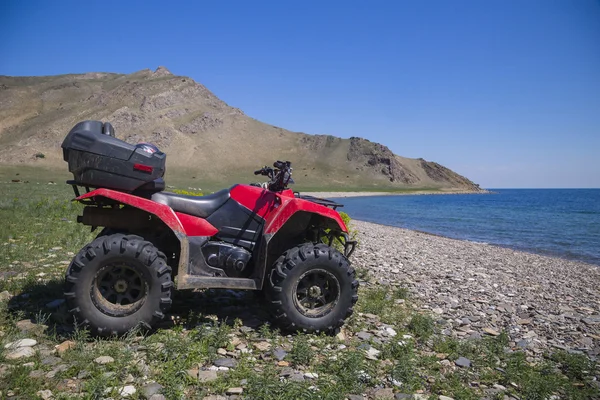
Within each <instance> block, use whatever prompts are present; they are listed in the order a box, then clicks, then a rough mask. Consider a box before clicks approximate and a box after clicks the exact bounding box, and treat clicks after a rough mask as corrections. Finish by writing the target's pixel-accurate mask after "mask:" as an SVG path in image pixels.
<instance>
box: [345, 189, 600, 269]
mask: <svg viewBox="0 0 600 400" xmlns="http://www.w3.org/2000/svg"><path fill="white" fill-rule="evenodd" d="M493 191H494V192H496V194H485V195H481V194H461V195H431V196H376V197H353V198H345V199H338V201H339V202H340V203H342V204H344V207H343V208H341V209H340V210H341V211H345V212H347V213H348V214H349V215H350V217H352V218H355V219H359V220H363V221H370V222H375V223H378V224H384V225H392V226H399V227H403V228H409V229H414V230H420V231H424V232H429V233H435V234H438V235H442V236H447V237H451V238H455V239H466V240H471V241H476V242H484V243H490V244H496V245H501V246H507V247H511V248H514V249H519V250H525V251H529V252H534V253H540V254H546V255H551V256H557V257H563V258H568V259H575V260H579V261H584V262H588V263H592V264H597V265H600V189H494V190H493Z"/></svg>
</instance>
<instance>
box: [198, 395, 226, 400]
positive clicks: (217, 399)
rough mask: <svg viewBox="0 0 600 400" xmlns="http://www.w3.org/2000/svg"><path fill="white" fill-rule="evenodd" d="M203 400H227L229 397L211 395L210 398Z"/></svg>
mask: <svg viewBox="0 0 600 400" xmlns="http://www.w3.org/2000/svg"><path fill="white" fill-rule="evenodd" d="M202 400H227V397H225V396H221V395H220V394H211V395H210V396H206V397H203V398H202Z"/></svg>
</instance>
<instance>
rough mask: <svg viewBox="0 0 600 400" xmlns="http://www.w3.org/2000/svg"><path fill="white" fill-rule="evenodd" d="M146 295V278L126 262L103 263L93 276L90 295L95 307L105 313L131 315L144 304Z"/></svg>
mask: <svg viewBox="0 0 600 400" xmlns="http://www.w3.org/2000/svg"><path fill="white" fill-rule="evenodd" d="M147 295H148V284H147V282H146V279H145V278H144V276H143V275H142V274H141V273H140V272H139V271H138V270H137V269H135V268H132V267H131V266H129V265H127V264H124V263H113V264H108V265H105V266H104V267H102V268H100V269H99V270H98V272H97V273H96V275H95V276H94V281H93V283H92V290H91V297H92V300H93V302H94V304H95V305H96V307H97V308H98V309H99V310H100V311H101V312H102V313H104V314H106V315H110V316H114V317H124V316H127V315H131V314H133V313H135V312H136V311H138V310H139V309H140V308H141V307H142V306H143V305H144V303H145V301H146V297H147Z"/></svg>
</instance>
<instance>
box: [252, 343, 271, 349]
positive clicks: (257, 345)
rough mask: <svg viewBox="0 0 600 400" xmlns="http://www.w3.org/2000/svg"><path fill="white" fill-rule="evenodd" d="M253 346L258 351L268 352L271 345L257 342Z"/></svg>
mask: <svg viewBox="0 0 600 400" xmlns="http://www.w3.org/2000/svg"><path fill="white" fill-rule="evenodd" d="M253 345H254V347H255V348H256V349H257V350H259V351H268V350H270V349H271V344H270V343H269V342H258V343H254V344H253Z"/></svg>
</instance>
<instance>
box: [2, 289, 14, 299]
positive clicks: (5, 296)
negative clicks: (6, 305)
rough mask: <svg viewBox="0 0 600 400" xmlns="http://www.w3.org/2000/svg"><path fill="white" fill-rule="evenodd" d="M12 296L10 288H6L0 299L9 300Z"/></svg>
mask: <svg viewBox="0 0 600 400" xmlns="http://www.w3.org/2000/svg"><path fill="white" fill-rule="evenodd" d="M11 298H12V296H11V294H10V293H9V292H8V290H5V291H4V292H2V293H0V301H8V300H10V299H11Z"/></svg>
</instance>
